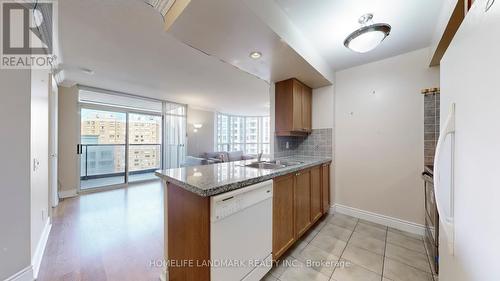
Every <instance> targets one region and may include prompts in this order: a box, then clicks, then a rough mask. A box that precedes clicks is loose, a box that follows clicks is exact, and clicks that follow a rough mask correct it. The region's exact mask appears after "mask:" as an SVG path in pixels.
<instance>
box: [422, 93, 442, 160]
mask: <svg viewBox="0 0 500 281" xmlns="http://www.w3.org/2000/svg"><path fill="white" fill-rule="evenodd" d="M438 137H439V93H433V94H427V95H425V96H424V164H425V165H433V164H434V153H435V152H436V144H437V141H438Z"/></svg>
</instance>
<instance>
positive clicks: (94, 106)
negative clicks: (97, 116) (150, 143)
mask: <svg viewBox="0 0 500 281" xmlns="http://www.w3.org/2000/svg"><path fill="white" fill-rule="evenodd" d="M82 109H90V110H101V111H108V112H119V113H124V114H125V115H126V117H125V118H126V122H125V144H124V145H125V177H124V183H119V184H111V185H104V186H100V187H92V188H85V189H82V188H81V177H80V173H81V163H82V161H81V154H79V155H78V157H77V162H78V163H77V169H78V190H77V192H78V193H79V194H81V193H93V192H99V191H105V190H112V189H118V188H123V187H128V185H129V159H128V150H129V147H130V146H129V141H128V134H129V132H128V129H129V127H128V126H129V114H143V115H150V116H158V117H161V129H162V134H161V136H162V139H161V145H160V169H163V166H164V159H163V154H164V146H165V136H164V131H165V120H164V117H163V113H162V112H157V111H147V110H140V109H137V110H136V109H131V108H123V107H119V106H116V107H115V106H108V105H102V104H97V103H87V102H78V115H79V117H80V121H79V122H78V143H81V139H82V130H81V129H82V128H81V123H82V122H81V120H82V114H81V112H82ZM152 180H154V179H145V180H139V181H134V182H133V183H132V184H135V183H141V182H148V181H152Z"/></svg>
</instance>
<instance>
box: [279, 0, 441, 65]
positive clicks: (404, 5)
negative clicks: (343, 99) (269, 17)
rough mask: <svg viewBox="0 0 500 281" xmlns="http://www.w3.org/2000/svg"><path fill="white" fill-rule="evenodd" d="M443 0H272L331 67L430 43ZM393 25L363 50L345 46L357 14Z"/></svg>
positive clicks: (380, 56)
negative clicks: (377, 42) (375, 45)
mask: <svg viewBox="0 0 500 281" xmlns="http://www.w3.org/2000/svg"><path fill="white" fill-rule="evenodd" d="M442 1H443V0H404V1H403V0H355V1H354V0H308V1H304V0H275V2H276V3H277V4H278V5H279V6H280V7H281V8H282V9H283V10H284V11H285V13H287V14H288V16H289V17H290V19H291V20H292V22H293V23H294V24H295V25H296V26H297V27H298V28H299V29H300V30H301V31H302V33H303V35H304V36H305V37H306V38H308V39H309V40H310V41H311V43H312V44H313V45H314V46H315V47H316V49H317V50H318V52H319V53H320V55H321V56H322V57H323V58H324V59H325V60H326V61H327V63H328V64H329V65H330V66H331V67H332V68H333V69H334V70H341V69H345V68H349V67H352V66H356V65H361V64H365V63H368V62H372V61H376V60H380V59H383V58H387V57H391V56H395V55H398V54H402V53H406V52H409V51H412V50H416V49H420V48H423V47H427V46H429V45H430V43H431V40H432V35H433V32H434V29H435V26H436V23H437V19H438V16H439V11H440V8H441V5H442ZM365 13H373V14H374V18H373V20H374V22H375V23H377V22H384V23H388V24H390V25H391V26H392V31H391V35H390V36H389V37H388V38H387V39H386V40H385V41H384V42H382V44H381V45H380V46H379V47H378V48H377V49H375V50H374V51H371V52H369V53H366V54H358V53H354V52H352V51H350V50H349V49H347V48H345V47H344V39H345V38H346V37H347V36H348V35H349V34H350V33H351V32H352V31H354V30H356V29H357V28H359V24H358V18H359V17H360V16H361V15H363V14H365Z"/></svg>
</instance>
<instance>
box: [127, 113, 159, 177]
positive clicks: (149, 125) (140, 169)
mask: <svg viewBox="0 0 500 281" xmlns="http://www.w3.org/2000/svg"><path fill="white" fill-rule="evenodd" d="M162 131H163V130H162V117H161V116H157V115H146V114H138V113H129V115H128V153H127V155H128V182H135V181H141V180H150V179H155V178H156V176H155V174H154V172H155V171H156V170H158V169H161V167H162V165H161V158H162V157H161V151H162Z"/></svg>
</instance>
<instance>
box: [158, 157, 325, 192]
mask: <svg viewBox="0 0 500 281" xmlns="http://www.w3.org/2000/svg"><path fill="white" fill-rule="evenodd" d="M276 159H279V160H281V161H300V162H303V163H302V164H299V165H295V166H290V167H285V168H280V169H275V170H270V169H257V168H251V167H245V166H244V165H246V164H250V163H252V162H255V161H256V160H255V159H253V160H246V161H236V162H228V163H220V164H212V165H204V166H193V167H183V168H176V169H168V170H158V171H156V173H155V174H156V175H157V176H158V177H160V178H162V179H163V180H165V181H167V182H171V183H173V184H175V185H177V186H179V187H182V188H184V189H186V190H188V191H191V192H193V193H196V194H198V195H200V196H204V197H206V196H213V195H217V194H221V193H224V192H228V191H232V190H236V189H239V188H242V187H245V186H248V185H251V184H255V183H259V182H263V181H266V180H269V179H272V178H275V177H278V176H282V175H286V174H289V173H293V172H296V171H299V170H302V169H306V168H309V167H313V166H316V165H320V164H323V163H328V162H330V161H332V158H330V157H313V156H290V157H283V158H276ZM262 160H269V159H268V158H266V159H262Z"/></svg>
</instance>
